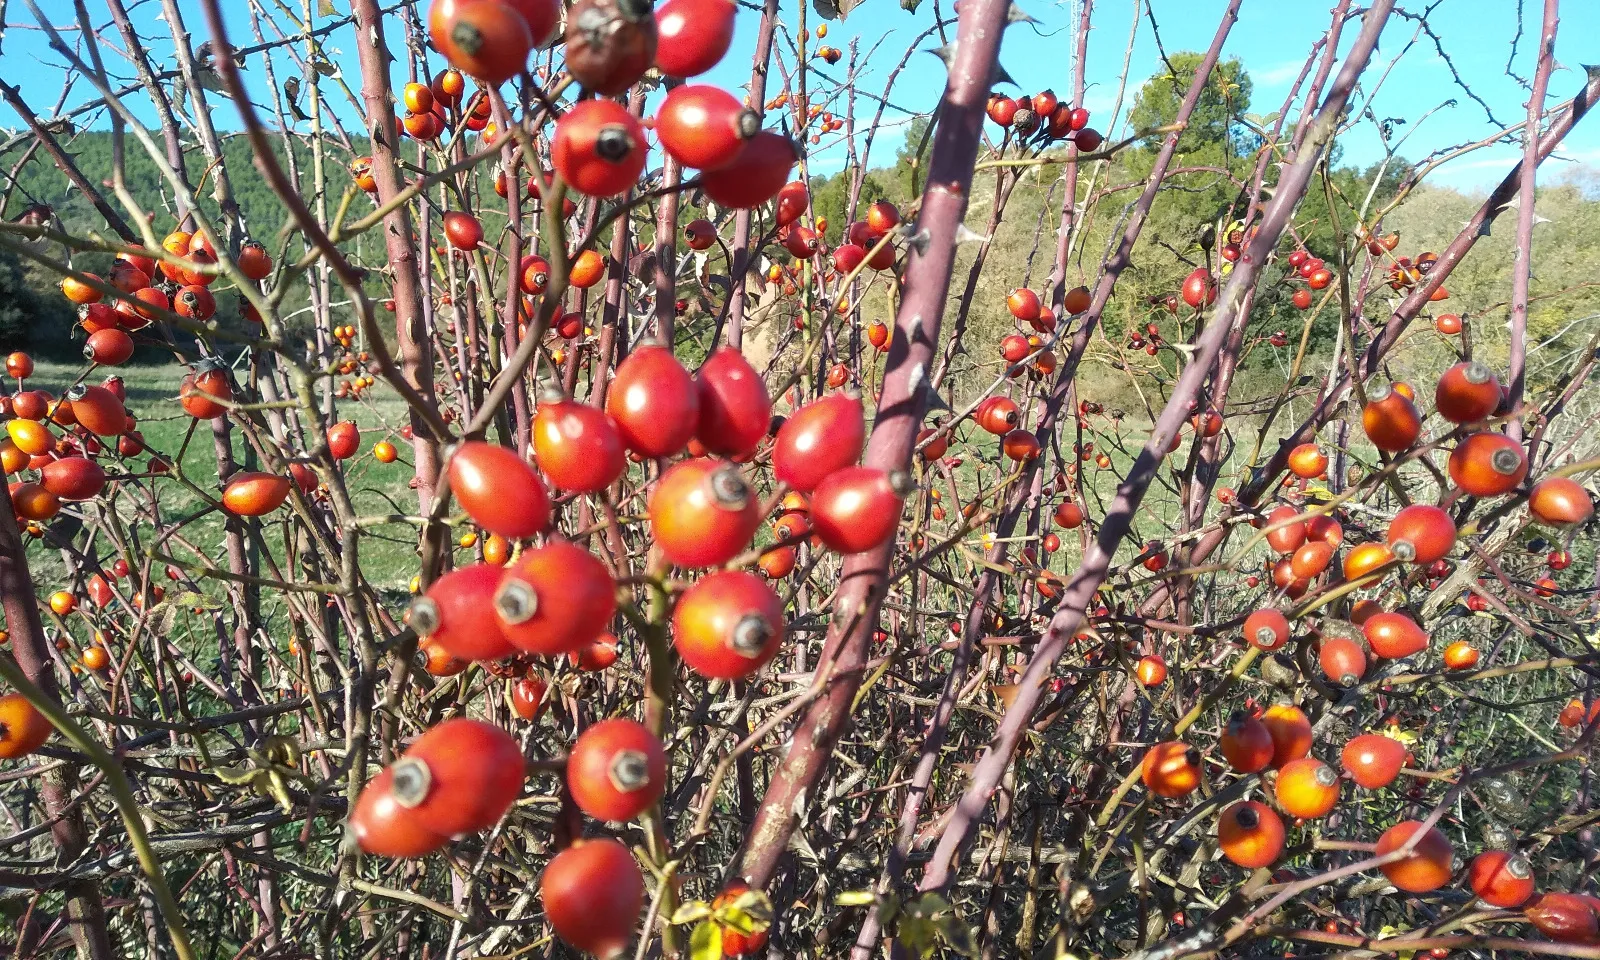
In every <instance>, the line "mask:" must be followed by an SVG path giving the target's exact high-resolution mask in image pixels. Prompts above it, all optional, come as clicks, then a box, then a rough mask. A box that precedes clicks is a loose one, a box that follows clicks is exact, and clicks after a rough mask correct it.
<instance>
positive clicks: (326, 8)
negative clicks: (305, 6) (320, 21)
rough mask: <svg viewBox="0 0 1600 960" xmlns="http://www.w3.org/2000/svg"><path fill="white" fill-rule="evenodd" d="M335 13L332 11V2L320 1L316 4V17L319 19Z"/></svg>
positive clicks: (331, 0)
mask: <svg viewBox="0 0 1600 960" xmlns="http://www.w3.org/2000/svg"><path fill="white" fill-rule="evenodd" d="M336 12H337V11H335V10H334V9H333V0H321V2H320V3H318V4H317V16H319V17H331V16H333V15H334V14H335V13H336Z"/></svg>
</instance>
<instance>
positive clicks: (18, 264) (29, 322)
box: [0, 250, 70, 353]
mask: <svg viewBox="0 0 1600 960" xmlns="http://www.w3.org/2000/svg"><path fill="white" fill-rule="evenodd" d="M62 303H64V301H61V300H60V298H53V299H47V298H44V297H40V296H39V295H38V294H37V293H35V292H34V285H33V281H32V279H31V278H30V277H29V276H28V271H27V270H26V269H25V268H24V267H23V264H22V261H21V260H20V259H19V258H18V257H17V256H16V254H14V253H11V252H10V251H7V250H0V350H3V351H5V352H7V353H9V352H10V351H12V350H20V349H25V348H27V347H30V346H32V345H33V344H34V342H35V339H36V334H37V333H38V332H39V331H41V330H43V329H47V328H48V327H49V326H50V325H51V324H50V320H51V319H54V318H50V317H48V316H47V315H48V314H50V313H52V312H54V313H66V311H65V309H64V308H60V309H53V308H56V307H57V306H58V305H59V304H62ZM68 322H69V323H70V320H69V321H68Z"/></svg>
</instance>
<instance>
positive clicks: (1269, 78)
mask: <svg viewBox="0 0 1600 960" xmlns="http://www.w3.org/2000/svg"><path fill="white" fill-rule="evenodd" d="M1304 66H1305V62H1304V61H1291V62H1286V63H1280V64H1276V65H1274V66H1270V67H1255V68H1252V69H1251V70H1250V79H1251V81H1253V82H1254V83H1255V85H1256V86H1258V87H1282V86H1286V85H1288V84H1290V83H1293V82H1294V80H1295V78H1296V77H1298V76H1300V70H1301V68H1303V67H1304Z"/></svg>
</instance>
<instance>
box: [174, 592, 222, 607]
mask: <svg viewBox="0 0 1600 960" xmlns="http://www.w3.org/2000/svg"><path fill="white" fill-rule="evenodd" d="M172 602H173V603H174V604H176V605H177V606H180V607H191V608H199V609H201V610H221V609H222V607H223V603H222V601H221V600H216V599H213V598H211V597H208V596H206V595H205V594H203V593H192V592H189V591H184V592H183V593H180V594H178V595H177V596H176V597H173V598H172Z"/></svg>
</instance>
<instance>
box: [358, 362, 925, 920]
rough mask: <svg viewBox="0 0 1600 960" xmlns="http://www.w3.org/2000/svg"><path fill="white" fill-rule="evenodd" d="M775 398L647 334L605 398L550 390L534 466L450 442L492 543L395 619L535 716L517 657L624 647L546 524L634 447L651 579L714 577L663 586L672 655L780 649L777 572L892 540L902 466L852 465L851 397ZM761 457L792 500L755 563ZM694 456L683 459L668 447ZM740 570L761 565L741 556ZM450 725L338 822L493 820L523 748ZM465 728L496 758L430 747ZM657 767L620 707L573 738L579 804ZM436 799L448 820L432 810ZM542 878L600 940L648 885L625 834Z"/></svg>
mask: <svg viewBox="0 0 1600 960" xmlns="http://www.w3.org/2000/svg"><path fill="white" fill-rule="evenodd" d="M771 410H772V404H771V400H770V398H769V396H768V394H767V389H766V386H765V384H764V382H763V380H762V378H761V377H760V375H759V373H758V372H757V371H756V370H755V369H754V368H752V367H751V366H750V364H749V362H748V361H747V360H745V358H744V357H743V355H742V354H740V353H739V352H738V351H736V350H732V349H729V348H723V349H721V350H718V351H716V352H715V353H713V354H712V356H711V357H710V358H708V359H707V361H706V362H705V364H704V365H702V366H701V368H700V369H699V370H698V371H697V372H695V373H693V374H691V373H690V372H689V371H688V370H686V369H685V368H684V367H683V366H682V365H681V364H680V363H679V361H678V360H677V359H676V358H675V357H674V356H673V354H672V353H671V351H670V350H668V349H667V348H666V347H664V346H659V345H654V344H645V345H643V346H641V347H639V348H638V349H636V350H634V351H633V352H631V353H630V354H629V355H628V357H627V358H626V359H625V360H624V361H623V362H622V363H621V364H620V365H619V366H618V368H617V370H616V373H615V379H614V380H613V382H612V383H611V385H610V389H609V390H608V392H607V399H606V405H605V407H604V408H603V409H602V408H600V407H597V406H592V405H590V404H587V403H582V402H579V401H575V400H571V399H567V398H565V397H563V396H560V395H550V396H547V397H545V398H543V399H541V402H540V403H539V405H538V407H537V409H536V411H535V415H534V421H533V461H534V462H532V463H530V462H529V461H528V460H525V459H523V458H522V457H520V456H518V455H517V454H516V453H515V452H513V451H511V450H509V449H507V448H505V447H501V446H498V445H495V444H490V443H485V442H481V441H468V442H463V443H461V444H459V445H458V446H456V447H455V448H454V449H453V450H452V451H451V453H450V459H449V463H448V470H447V477H448V480H449V487H450V491H451V494H452V496H453V497H454V498H455V500H456V502H457V503H458V505H459V506H460V507H461V508H462V509H463V510H464V511H465V512H466V514H467V516H468V517H469V518H470V519H471V521H472V523H473V524H474V526H475V527H476V529H478V530H480V531H482V532H483V533H484V534H485V535H486V537H487V538H488V539H486V540H485V542H484V543H485V549H484V559H483V561H482V562H479V563H472V564H469V565H466V566H463V567H460V568H458V569H456V570H453V571H451V572H449V573H447V574H445V575H444V576H442V577H440V578H439V579H437V580H435V581H434V582H433V583H432V584H429V585H428V586H427V589H426V590H425V591H423V592H422V593H421V595H420V596H418V597H417V598H416V599H415V600H414V601H413V603H412V604H411V606H410V608H409V610H408V612H407V620H408V623H409V625H410V626H411V628H412V629H413V630H415V631H416V633H417V634H418V636H419V638H420V644H421V646H422V647H423V649H424V651H425V653H426V656H427V662H428V664H429V669H430V670H434V669H438V670H441V671H446V670H459V669H460V668H461V666H462V665H464V664H465V663H470V662H481V663H486V664H489V665H491V667H490V669H491V670H492V671H497V672H498V673H499V674H501V675H505V676H507V677H508V678H513V677H514V678H515V682H514V685H513V686H512V687H511V689H510V691H509V696H510V698H511V701H512V703H513V705H514V708H515V710H516V712H517V714H518V715H519V716H523V717H525V718H532V717H533V716H536V715H537V713H538V710H539V708H540V706H541V704H542V701H543V696H544V692H545V689H546V684H545V681H544V680H543V679H542V678H541V677H539V676H537V675H536V671H532V670H531V668H530V662H532V661H537V660H540V659H543V660H546V661H548V660H550V659H551V658H562V657H570V658H574V659H576V660H578V661H579V663H580V669H583V668H584V667H583V666H582V664H583V658H585V657H586V656H589V655H590V654H594V653H598V659H599V662H598V663H597V664H596V663H593V662H592V661H591V666H589V667H588V668H589V669H595V668H603V666H605V665H606V664H608V663H609V662H610V661H611V660H614V659H615V648H616V638H615V637H613V636H612V635H610V634H609V633H607V632H606V628H607V626H608V625H609V623H610V621H611V619H612V617H613V615H614V613H615V611H616V589H617V588H616V584H615V582H614V581H613V579H612V576H611V573H610V571H609V569H608V568H607V566H606V564H605V563H603V562H602V561H601V560H600V559H599V558H598V557H597V556H595V555H594V554H593V553H590V552H589V551H588V550H585V549H584V548H582V547H580V546H578V545H576V544H574V543H572V542H569V541H567V540H564V539H562V538H560V537H559V536H558V535H557V534H556V533H555V532H554V523H553V521H554V506H553V503H552V499H551V496H550V494H549V493H548V492H547V491H548V489H550V488H553V489H554V490H557V491H560V492H561V493H563V494H571V495H594V494H598V493H599V492H601V491H604V490H606V489H608V488H609V487H611V486H612V485H613V484H614V483H616V482H617V481H618V480H619V479H620V478H621V477H622V475H623V473H624V472H625V471H626V469H627V464H628V461H629V460H630V459H634V460H662V461H669V462H667V463H664V464H663V470H662V472H661V475H660V476H659V478H658V479H656V481H655V482H654V484H653V486H652V488H651V491H650V495H649V498H648V503H647V507H646V514H647V522H648V526H649V532H650V536H651V541H652V543H653V544H654V550H655V551H656V552H657V553H658V555H659V557H660V563H661V564H662V569H663V571H664V570H665V569H666V568H668V567H674V566H675V567H678V568H680V569H683V570H695V571H706V572H704V573H703V574H702V575H701V576H700V577H699V578H698V579H697V580H695V581H694V582H693V583H692V584H690V585H688V586H687V588H685V589H682V590H681V591H680V590H674V591H673V601H672V610H671V618H670V634H671V641H672V643H673V645H674V647H675V649H676V651H677V655H678V658H679V659H680V660H681V661H682V662H683V663H684V664H685V665H687V666H688V668H689V669H691V670H693V671H695V672H697V673H699V674H700V675H702V676H705V677H707V678H712V679H722V680H733V679H740V678H744V677H748V676H750V675H751V674H752V673H754V672H755V671H757V670H759V669H760V668H761V667H762V666H763V665H764V664H765V663H767V662H768V661H769V660H770V659H771V658H772V657H773V656H775V655H776V654H777V652H778V651H779V649H780V648H781V646H782V644H783V640H784V636H785V629H786V623H785V618H784V608H783V602H782V600H781V599H780V598H779V596H778V595H777V593H776V592H775V591H774V590H773V589H772V587H771V586H769V585H768V580H770V579H778V578H782V577H784V576H787V575H788V574H789V572H790V571H791V570H793V569H794V566H795V559H796V548H797V547H798V546H799V545H800V544H803V543H806V542H810V543H812V544H814V545H816V546H817V547H818V548H825V549H830V550H834V551H837V552H839V553H846V554H850V553H860V552H864V551H868V550H873V549H877V548H878V547H879V546H881V545H882V544H884V543H886V542H888V541H889V540H890V539H892V538H893V536H894V532H895V528H896V526H897V525H898V521H899V517H900V512H901V505H902V503H903V500H904V497H905V496H906V494H907V493H908V491H909V486H908V483H909V481H908V479H907V478H906V477H904V476H903V475H901V474H897V473H890V472H886V471H884V470H880V469H876V468H871V467H861V466H856V465H855V462H856V460H857V459H858V458H859V456H860V453H861V451H862V449H863V446H864V442H865V434H866V424H865V416H864V410H863V407H862V404H861V401H860V399H859V398H858V397H856V396H854V395H852V394H849V393H843V392H835V393H828V394H825V395H824V396H822V397H821V398H819V399H817V400H815V401H812V402H811V403H808V404H805V405H804V406H801V407H799V409H797V410H795V411H794V413H792V414H791V415H790V416H788V417H787V418H781V419H779V420H778V421H777V422H776V426H775V429H774V419H773V418H772V416H771ZM769 434H770V444H769V440H768V438H769ZM758 450H760V451H769V456H770V462H771V465H772V479H773V481H774V482H775V483H776V484H778V485H780V486H781V488H782V489H784V490H786V491H787V492H786V495H785V496H784V497H783V498H781V500H780V501H779V502H778V503H777V504H775V505H774V508H775V509H776V517H777V519H776V522H775V524H774V528H773V529H774V533H775V535H776V536H777V538H778V539H777V542H776V543H774V544H773V545H772V546H770V547H769V548H766V549H763V550H757V551H753V552H750V553H749V554H748V555H746V552H747V551H750V544H751V541H752V539H753V538H754V536H755V534H756V532H757V530H758V528H759V526H760V525H761V522H762V519H763V516H764V514H765V513H766V508H764V507H763V505H762V504H761V503H760V502H759V501H758V499H757V496H756V494H755V491H754V490H753V489H752V487H751V485H750V482H749V481H748V480H747V479H746V477H745V472H744V471H743V470H742V469H741V468H740V466H739V464H740V463H744V462H749V461H751V460H752V459H754V458H755V456H756V455H757V453H758ZM685 451H687V452H688V453H689V454H690V458H688V459H678V458H679V455H680V454H682V453H684V452H685ZM535 463H536V464H537V468H536V467H535ZM547 484H548V487H547ZM491 545H493V546H492V549H491ZM750 563H754V564H755V565H756V566H757V567H758V569H759V570H760V571H761V572H760V573H753V572H747V571H746V570H745V569H741V568H742V567H744V566H746V565H747V564H750ZM597 648H599V649H598V651H597ZM451 723H452V724H454V725H455V726H454V727H450V728H449V729H450V731H454V732H448V733H441V732H440V731H442V730H445V729H446V727H444V726H441V727H436V728H434V730H432V731H429V732H428V733H427V734H425V735H424V737H423V738H422V739H421V740H418V741H417V742H416V743H415V744H413V745H412V747H411V748H410V749H409V750H407V751H406V753H405V754H404V755H403V756H402V757H401V758H400V759H399V760H397V761H396V763H395V764H394V765H392V766H391V767H390V768H389V769H388V770H386V771H385V772H384V774H383V775H381V776H380V777H378V778H376V779H374V780H373V781H372V782H371V784H369V785H368V787H367V788H366V790H365V791H364V792H363V794H362V796H361V798H360V800H359V802H358V804H357V806H356V809H355V811H354V812H353V814H352V818H351V826H352V833H353V835H354V837H355V839H356V841H357V842H358V843H359V844H360V845H361V846H362V847H363V848H364V849H366V850H367V851H369V852H373V853H378V854H385V855H392V856H418V855H422V854H425V853H427V852H430V851H432V850H435V849H437V848H438V847H440V846H442V845H443V844H444V843H445V842H447V840H448V838H449V837H451V836H454V835H458V834H461V833H467V832H472V831H475V830H480V829H483V828H484V827H486V826H488V825H490V824H492V823H494V822H496V821H498V820H499V819H500V817H501V816H503V815H504V813H505V811H506V809H507V808H508V807H509V805H510V803H511V802H512V801H513V800H514V799H515V797H516V796H517V795H518V793H519V792H520V785H521V780H522V774H523V771H522V761H521V755H520V751H518V750H517V748H516V743H515V741H514V740H513V739H512V738H510V736H509V735H508V734H506V733H504V732H503V731H499V730H496V729H495V728H493V727H489V726H488V725H486V724H480V723H478V722H476V721H466V720H460V721H451ZM462 724H471V726H470V727H468V726H461V725H462ZM458 728H459V729H458ZM460 738H465V739H466V740H467V741H468V742H470V744H471V750H470V751H469V752H472V753H484V752H487V753H489V754H492V755H493V756H495V757H502V756H503V758H504V762H503V763H496V764H490V765H483V764H471V765H463V764H461V763H459V762H457V761H456V760H455V759H454V755H453V754H452V753H451V751H449V750H446V749H444V748H442V747H440V748H438V749H435V746H434V745H435V743H436V742H445V743H448V742H450V741H452V740H457V739H460ZM665 765H666V760H665V750H664V747H663V746H662V744H661V743H660V742H659V740H657V738H656V737H655V736H654V735H653V734H651V733H650V732H649V731H648V730H647V729H646V728H645V727H643V726H641V725H640V724H637V723H635V722H633V721H631V720H625V719H612V720H607V721H604V722H602V723H600V724H596V725H594V726H591V727H589V728H588V729H587V730H586V731H585V732H584V733H583V735H582V736H580V738H579V739H578V741H577V743H576V744H574V746H573V749H572V751H571V753H570V755H569V757H568V760H567V763H566V781H567V786H568V788H569V789H570V791H571V793H572V795H573V797H574V800H575V802H576V803H577V805H578V807H579V809H581V810H583V811H584V812H585V813H587V814H589V815H590V816H592V817H595V818H596V819H598V820H605V821H626V820H630V819H633V818H634V817H637V816H639V815H640V814H642V813H644V812H645V811H647V810H648V809H650V808H651V807H652V806H653V805H654V804H655V803H656V801H657V800H658V799H659V797H660V794H661V790H662V788H663V787H664V785H665ZM489 768H493V769H489ZM507 770H511V771H514V775H512V774H509V773H507V772H506V771H507ZM444 808H448V809H449V810H450V811H451V814H450V815H449V816H447V817H441V816H440V815H439V811H440V810H441V809H444ZM541 889H542V890H543V892H544V895H545V908H546V911H547V914H548V916H549V917H550V919H551V922H552V924H553V925H554V926H555V928H556V930H557V932H558V933H559V934H560V935H561V936H562V938H563V939H565V940H566V941H567V942H569V943H571V944H573V945H575V946H578V947H580V948H582V949H586V950H591V951H601V952H603V951H604V950H605V949H607V948H608V945H612V944H614V943H616V942H617V941H618V940H619V938H620V939H622V940H625V939H626V937H627V936H628V935H629V934H630V932H631V930H632V927H633V924H634V922H635V920H636V918H637V916H638V913H639V909H640V905H641V903H640V896H641V891H642V889H643V881H642V877H641V876H640V873H639V868H638V866H637V864H635V863H634V861H633V858H632V856H631V855H629V854H628V853H627V850H626V848H625V847H623V846H621V845H620V844H618V843H616V841H612V840H588V841H583V842H579V843H576V844H574V845H573V846H571V847H569V848H568V849H567V850H565V851H563V852H562V853H560V854H558V855H557V856H556V858H555V859H554V860H552V862H551V863H550V865H549V866H548V867H547V869H546V872H545V875H544V877H543V879H542V880H541ZM579 890H582V891H586V892H585V893H584V896H589V897H593V896H604V897H607V898H609V899H608V900H607V904H608V907H610V908H613V909H608V911H607V912H606V914H605V917H604V919H603V920H597V919H596V918H595V917H594V916H593V915H592V914H590V913H589V912H586V911H584V910H582V909H580V908H578V907H574V909H573V910H571V911H569V910H567V909H566V904H567V903H568V901H567V900H566V899H564V898H565V897H568V896H578V894H577V893H576V892H575V891H579ZM596 891H601V892H598V893H597V892H596ZM605 891H609V892H605Z"/></svg>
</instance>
